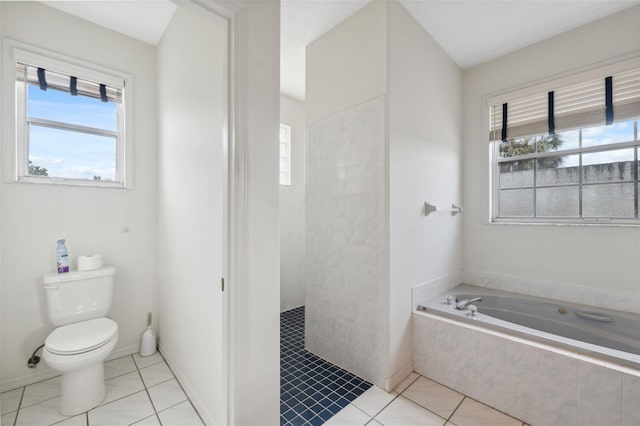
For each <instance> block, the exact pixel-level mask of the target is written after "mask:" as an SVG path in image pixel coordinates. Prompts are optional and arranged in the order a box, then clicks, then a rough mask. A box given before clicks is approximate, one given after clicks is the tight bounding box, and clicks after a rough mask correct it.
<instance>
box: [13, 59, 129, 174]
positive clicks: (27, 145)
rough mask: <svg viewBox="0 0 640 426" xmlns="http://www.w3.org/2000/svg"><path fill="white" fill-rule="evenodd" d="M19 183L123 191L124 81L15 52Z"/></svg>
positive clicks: (59, 62)
mask: <svg viewBox="0 0 640 426" xmlns="http://www.w3.org/2000/svg"><path fill="white" fill-rule="evenodd" d="M14 60H15V67H16V133H17V160H18V161H17V173H16V175H17V179H18V181H21V182H40V183H58V184H80V185H93V186H109V187H123V186H124V183H125V179H124V178H125V171H124V169H125V167H124V80H123V79H122V78H119V77H114V76H111V75H106V74H102V73H99V72H96V71H93V70H89V69H85V68H83V67H78V66H75V65H71V64H67V63H64V62H61V61H58V60H54V59H51V58H47V57H44V56H40V55H36V54H33V53H30V52H24V51H21V50H18V49H16V50H14Z"/></svg>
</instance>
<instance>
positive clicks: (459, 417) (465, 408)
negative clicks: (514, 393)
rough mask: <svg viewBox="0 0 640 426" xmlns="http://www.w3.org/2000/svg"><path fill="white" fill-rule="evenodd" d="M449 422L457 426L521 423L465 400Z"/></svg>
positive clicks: (502, 425)
mask: <svg viewBox="0 0 640 426" xmlns="http://www.w3.org/2000/svg"><path fill="white" fill-rule="evenodd" d="M450 421H451V422H452V423H454V424H456V425H457V426H521V425H522V422H521V421H519V420H516V419H514V418H513V417H509V416H507V415H506V414H504V413H501V412H499V411H497V410H494V409H493V408H491V407H488V406H486V405H484V404H481V403H479V402H477V401H474V400H473V399H470V398H465V400H464V401H462V404H460V407H458V409H457V410H456V411H455V413H453V416H451V419H450Z"/></svg>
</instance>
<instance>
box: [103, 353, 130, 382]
mask: <svg viewBox="0 0 640 426" xmlns="http://www.w3.org/2000/svg"><path fill="white" fill-rule="evenodd" d="M132 371H136V363H135V362H133V358H132V357H131V355H127V356H123V357H122V358H117V359H114V360H111V361H107V362H105V363H104V378H105V379H106V380H109V379H111V378H113V377H117V376H121V375H123V374H127V373H131V372H132Z"/></svg>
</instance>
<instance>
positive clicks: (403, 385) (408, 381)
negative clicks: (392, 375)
mask: <svg viewBox="0 0 640 426" xmlns="http://www.w3.org/2000/svg"><path fill="white" fill-rule="evenodd" d="M418 377H420V375H419V374H418V373H416V372H413V373H411V374H409V376H408V377H407V378H406V379H404V380H403V381H402V382H401V383H400V384H399V385H398V386H396V388H395V389H394V390H393V391H394V392H396V393H402V392H403V391H404V390H405V389H406V388H408V387H409V386H410V385H411V384H412V383H413V382H415V381H416V379H417V378H418Z"/></svg>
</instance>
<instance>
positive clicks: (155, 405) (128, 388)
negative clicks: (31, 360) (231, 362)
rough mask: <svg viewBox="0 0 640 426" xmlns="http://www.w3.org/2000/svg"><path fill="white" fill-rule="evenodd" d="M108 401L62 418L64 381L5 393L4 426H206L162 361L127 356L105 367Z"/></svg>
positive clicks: (3, 395)
mask: <svg viewBox="0 0 640 426" xmlns="http://www.w3.org/2000/svg"><path fill="white" fill-rule="evenodd" d="M105 379H106V385H107V396H106V398H105V400H104V401H103V402H102V403H100V405H99V406H98V407H96V408H94V409H93V410H90V411H89V412H88V413H83V414H80V415H78V416H75V417H64V416H62V415H61V414H60V413H58V409H57V408H58V402H59V399H60V396H59V395H60V376H58V377H54V378H52V379H49V380H44V381H42V382H38V383H34V384H31V385H28V386H25V387H21V388H18V389H14V390H11V391H8V392H4V393H2V395H1V396H2V403H1V405H2V422H1V424H2V426H11V425H18V426H20V425H34V426H35V425H37V426H41V425H52V424H56V425H61V426H62V425H74V426H76V425H78V426H79V425H105V426H106V425H114V426H115V425H129V424H135V425H137V426H138V425H139V426H150V425H160V424H162V425H165V426H170V425H174V426H197V425H203V423H202V420H201V419H200V417H199V416H198V413H197V412H196V411H195V409H194V408H193V406H192V405H191V402H190V401H189V399H188V398H187V396H186V394H185V393H184V391H183V390H182V387H181V386H180V384H179V383H178V381H177V380H176V378H175V376H174V375H173V373H172V372H171V370H170V369H169V367H168V366H167V364H166V363H165V361H164V359H163V358H162V355H160V353H159V352H158V353H156V354H155V355H152V356H149V357H140V356H138V355H137V354H136V355H133V356H132V355H127V356H125V357H122V358H118V359H114V360H113V361H108V362H106V363H105Z"/></svg>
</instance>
